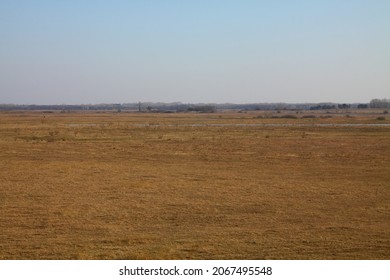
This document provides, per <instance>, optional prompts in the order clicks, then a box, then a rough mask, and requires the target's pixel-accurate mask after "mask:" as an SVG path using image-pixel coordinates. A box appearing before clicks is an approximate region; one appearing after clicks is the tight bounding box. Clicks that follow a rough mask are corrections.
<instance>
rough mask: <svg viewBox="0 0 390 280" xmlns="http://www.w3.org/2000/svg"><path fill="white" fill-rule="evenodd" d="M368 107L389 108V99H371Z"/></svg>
mask: <svg viewBox="0 0 390 280" xmlns="http://www.w3.org/2000/svg"><path fill="white" fill-rule="evenodd" d="M370 108H390V99H386V98H384V99H372V100H371V101H370Z"/></svg>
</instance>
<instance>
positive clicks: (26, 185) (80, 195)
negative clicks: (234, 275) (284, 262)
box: [0, 110, 390, 259]
mask: <svg viewBox="0 0 390 280" xmlns="http://www.w3.org/2000/svg"><path fill="white" fill-rule="evenodd" d="M359 112H361V113H356V112H355V113H354V112H353V113H351V114H349V115H348V116H347V115H346V114H344V113H342V114H334V115H329V114H328V115H321V114H322V113H321V112H320V113H318V112H316V113H315V114H316V115H314V116H306V115H311V114H313V112H302V113H296V112H290V113H286V114H284V113H283V112H282V113H279V114H277V113H276V112H273V113H272V112H248V113H214V114H152V113H151V114H146V113H126V112H122V113H114V112H100V113H99V112H95V113H91V112H88V113H83V112H75V113H61V112H52V113H48V112H47V113H45V115H44V117H43V113H42V112H0V259H390V126H384V125H383V124H386V123H387V124H389V123H390V116H389V115H384V114H383V113H381V112H370V111H365V110H362V111H359ZM306 113H307V114H306ZM291 114H294V115H295V116H297V118H293V117H292V116H289V115H291ZM305 114H306V115H305ZM324 114H325V113H324ZM275 116H279V117H278V118H274V117H275ZM280 116H281V117H280ZM378 116H379V117H380V116H383V117H380V119H379V120H378V119H377V118H378ZM244 124H250V125H244ZM318 124H323V125H318ZM330 124H341V125H336V126H332V125H330ZM343 124H355V125H353V126H346V125H343ZM359 124H366V125H365V126H362V125H359ZM367 124H379V126H367Z"/></svg>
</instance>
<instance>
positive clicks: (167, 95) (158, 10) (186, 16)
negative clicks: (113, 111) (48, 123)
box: [0, 0, 390, 104]
mask: <svg viewBox="0 0 390 280" xmlns="http://www.w3.org/2000/svg"><path fill="white" fill-rule="evenodd" d="M389 97H390V1H388V0H371V1H368V0H366V1H363V0H349V1H348V0H317V1H313V0H306V1H304V0H296V1H294V0H273V1H271V0H269V1H266V0H264V1H261V0H258V1H256V0H236V1H232V0H197V1H195V0H159V1H157V0H156V1H153V0H149V1H147V0H133V1H120V0H110V1H108V0H107V1H102V0H94V1H92V0H78V1H76V0H68V1H65V0H64V1H54V0H45V1H44V0H35V1H27V0H12V1H11V0H0V103H16V104H80V103H83V104H94V103H128V102H138V101H142V102H149V101H151V102H183V103H198V102H205V103H208V102H217V103H225V102H231V103H249V102H252V103H262V102H288V103H304V102H342V103H354V102H369V101H370V100H371V99H373V98H389Z"/></svg>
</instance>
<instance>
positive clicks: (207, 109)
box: [0, 99, 390, 113]
mask: <svg viewBox="0 0 390 280" xmlns="http://www.w3.org/2000/svg"><path fill="white" fill-rule="evenodd" d="M349 108H352V109H354V108H357V109H364V108H390V99H373V100H371V102H370V103H363V104H356V103H354V104H346V103H343V104H338V103H245V104H234V103H196V104H190V103H187V104H186V103H181V102H173V103H162V102H137V103H121V104H120V103H112V104H80V105H20V104H0V110H3V111H4V110H41V111H51V110H52V111H60V112H64V113H66V112H69V111H87V110H101V111H104V110H107V111H115V112H118V113H119V112H163V113H174V112H200V113H202V112H203V113H213V112H216V111H218V110H219V111H221V110H237V111H256V110H264V111H266V110H277V111H282V110H291V111H293V110H296V111H297V110H331V109H349Z"/></svg>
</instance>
